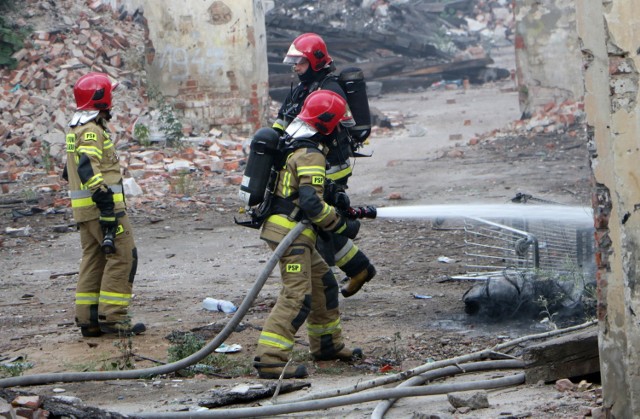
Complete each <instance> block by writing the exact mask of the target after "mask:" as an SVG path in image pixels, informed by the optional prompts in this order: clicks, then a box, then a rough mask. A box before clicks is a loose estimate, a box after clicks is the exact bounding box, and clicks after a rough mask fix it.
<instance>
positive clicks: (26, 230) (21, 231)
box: [4, 226, 31, 237]
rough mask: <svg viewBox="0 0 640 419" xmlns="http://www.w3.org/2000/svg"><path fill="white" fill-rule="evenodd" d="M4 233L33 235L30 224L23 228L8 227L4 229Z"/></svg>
mask: <svg viewBox="0 0 640 419" xmlns="http://www.w3.org/2000/svg"><path fill="white" fill-rule="evenodd" d="M4 234H6V235H7V236H9V237H29V236H31V227H30V226H26V227H22V228H12V227H7V228H6V229H5V230H4Z"/></svg>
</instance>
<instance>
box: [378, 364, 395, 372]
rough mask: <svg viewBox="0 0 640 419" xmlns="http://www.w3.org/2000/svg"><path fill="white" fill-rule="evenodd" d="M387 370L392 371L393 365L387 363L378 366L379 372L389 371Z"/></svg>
mask: <svg viewBox="0 0 640 419" xmlns="http://www.w3.org/2000/svg"><path fill="white" fill-rule="evenodd" d="M389 371H393V367H392V366H391V365H389V364H387V365H383V366H382V367H380V372H389Z"/></svg>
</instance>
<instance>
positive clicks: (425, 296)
mask: <svg viewBox="0 0 640 419" xmlns="http://www.w3.org/2000/svg"><path fill="white" fill-rule="evenodd" d="M413 298H417V299H418V300H428V299H431V298H433V297H432V296H431V295H422V294H413Z"/></svg>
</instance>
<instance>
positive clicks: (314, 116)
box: [298, 90, 353, 135]
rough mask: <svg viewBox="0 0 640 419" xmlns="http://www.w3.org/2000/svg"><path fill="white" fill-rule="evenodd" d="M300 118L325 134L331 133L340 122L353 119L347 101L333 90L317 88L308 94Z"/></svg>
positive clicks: (347, 121)
mask: <svg viewBox="0 0 640 419" xmlns="http://www.w3.org/2000/svg"><path fill="white" fill-rule="evenodd" d="M298 119H300V120H302V121H304V122H305V123H307V124H308V125H309V126H310V127H312V128H314V129H315V130H316V131H318V132H320V133H321V134H324V135H327V134H331V133H332V132H333V130H334V129H335V128H336V126H338V124H339V123H340V122H345V123H347V124H348V123H349V122H352V120H353V118H352V116H351V112H349V107H348V106H347V101H346V100H345V99H344V98H343V97H342V96H340V95H339V94H337V93H336V92H332V91H331V90H316V91H315V92H312V93H311V94H310V95H309V96H307V99H306V100H305V101H304V105H302V110H301V111H300V114H299V115H298Z"/></svg>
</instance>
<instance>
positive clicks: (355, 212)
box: [348, 205, 378, 219]
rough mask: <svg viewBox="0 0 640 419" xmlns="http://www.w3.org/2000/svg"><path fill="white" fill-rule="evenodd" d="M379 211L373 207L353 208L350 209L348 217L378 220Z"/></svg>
mask: <svg viewBox="0 0 640 419" xmlns="http://www.w3.org/2000/svg"><path fill="white" fill-rule="evenodd" d="M377 215H378V210H377V209H376V207H374V206H373V205H368V206H365V207H351V208H349V213H348V217H349V218H352V219H356V218H371V219H373V218H376V216H377Z"/></svg>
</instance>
